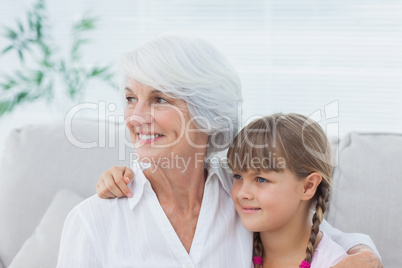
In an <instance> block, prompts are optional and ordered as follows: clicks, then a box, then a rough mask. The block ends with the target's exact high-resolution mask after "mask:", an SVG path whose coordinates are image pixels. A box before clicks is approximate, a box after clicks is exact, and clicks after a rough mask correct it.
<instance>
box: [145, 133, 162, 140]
mask: <svg viewBox="0 0 402 268" xmlns="http://www.w3.org/2000/svg"><path fill="white" fill-rule="evenodd" d="M162 136H163V135H161V134H156V135H143V134H139V137H140V140H153V139H155V138H157V137H162Z"/></svg>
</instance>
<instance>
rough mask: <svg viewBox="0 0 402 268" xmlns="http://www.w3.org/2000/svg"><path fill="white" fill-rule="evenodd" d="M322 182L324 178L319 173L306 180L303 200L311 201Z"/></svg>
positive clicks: (312, 174)
mask: <svg viewBox="0 0 402 268" xmlns="http://www.w3.org/2000/svg"><path fill="white" fill-rule="evenodd" d="M321 181H322V176H321V174H320V173H318V172H313V173H311V174H310V175H308V176H307V177H306V178H305V179H304V184H303V194H302V199H301V200H310V199H311V198H313V196H314V195H315V192H316V191H317V187H318V185H320V183H321Z"/></svg>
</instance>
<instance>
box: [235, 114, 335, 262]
mask: <svg viewBox="0 0 402 268" xmlns="http://www.w3.org/2000/svg"><path fill="white" fill-rule="evenodd" d="M228 164H229V167H230V168H231V169H232V170H233V171H240V172H246V171H247V170H250V169H251V170H254V171H264V172H269V171H276V172H283V171H284V170H285V169H288V170H290V171H292V172H293V173H294V174H295V175H296V177H298V178H300V179H304V178H306V177H307V176H308V175H310V174H311V173H313V172H318V173H320V174H321V175H322V181H321V183H320V185H319V186H318V187H317V191H316V193H315V195H314V197H313V199H312V200H311V201H312V202H315V203H316V205H315V213H314V216H313V219H312V228H311V235H310V240H309V243H308V245H307V249H306V258H305V261H307V262H309V263H311V259H312V256H313V253H314V249H315V248H314V244H315V241H316V237H317V234H318V231H319V225H320V223H321V222H322V220H323V215H324V213H325V211H326V209H327V204H328V200H329V191H330V186H331V175H332V152H331V146H330V143H329V141H328V139H327V137H326V135H325V133H324V131H323V130H322V128H321V127H320V125H319V124H317V123H316V122H314V121H312V120H311V119H309V118H307V117H305V116H303V115H300V114H282V113H277V114H273V115H271V116H267V117H264V118H261V119H258V120H256V121H254V122H252V123H250V124H249V125H247V126H246V127H245V128H243V129H242V130H241V131H240V132H239V134H238V135H237V136H236V137H235V139H234V141H233V144H232V146H231V147H230V148H229V151H228ZM253 248H254V249H253V251H254V252H253V254H254V256H259V257H262V256H263V246H262V242H261V239H260V235H259V233H255V234H254V247H253ZM257 267H258V266H257Z"/></svg>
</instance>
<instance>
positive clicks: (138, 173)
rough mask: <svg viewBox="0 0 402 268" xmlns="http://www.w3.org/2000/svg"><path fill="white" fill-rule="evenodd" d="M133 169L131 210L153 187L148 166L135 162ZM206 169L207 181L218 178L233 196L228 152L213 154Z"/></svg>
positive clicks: (130, 185)
mask: <svg viewBox="0 0 402 268" xmlns="http://www.w3.org/2000/svg"><path fill="white" fill-rule="evenodd" d="M131 168H132V170H133V171H134V174H135V175H134V179H133V180H132V181H131V182H130V183H129V184H128V185H127V186H128V187H129V188H130V190H131V192H132V193H133V197H131V198H129V200H128V204H129V207H130V209H133V208H134V207H135V206H136V205H137V204H138V202H139V201H140V199H141V197H142V196H143V194H144V190H145V188H148V189H151V190H152V187H151V183H150V182H149V181H148V179H147V178H146V177H145V175H144V172H143V171H144V170H146V169H148V168H149V165H148V164H145V163H141V162H133V163H132V167H131ZM206 168H207V171H208V177H207V180H211V179H215V178H214V177H217V178H218V180H219V181H220V183H221V185H222V187H223V189H225V191H226V192H227V193H228V195H231V192H232V187H233V177H232V173H231V171H230V169H229V168H228V166H227V158H226V150H224V151H221V152H217V153H213V154H211V155H210V156H209V157H208V159H207V163H206ZM214 175H215V176H214Z"/></svg>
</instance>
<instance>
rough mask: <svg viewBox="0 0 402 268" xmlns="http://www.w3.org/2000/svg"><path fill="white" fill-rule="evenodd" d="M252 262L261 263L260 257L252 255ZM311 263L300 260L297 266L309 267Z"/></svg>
mask: <svg viewBox="0 0 402 268" xmlns="http://www.w3.org/2000/svg"><path fill="white" fill-rule="evenodd" d="M253 263H254V265H262V258H261V257H257V256H256V257H253ZM310 266H311V264H310V263H309V262H306V261H302V263H301V264H300V265H299V268H310Z"/></svg>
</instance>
